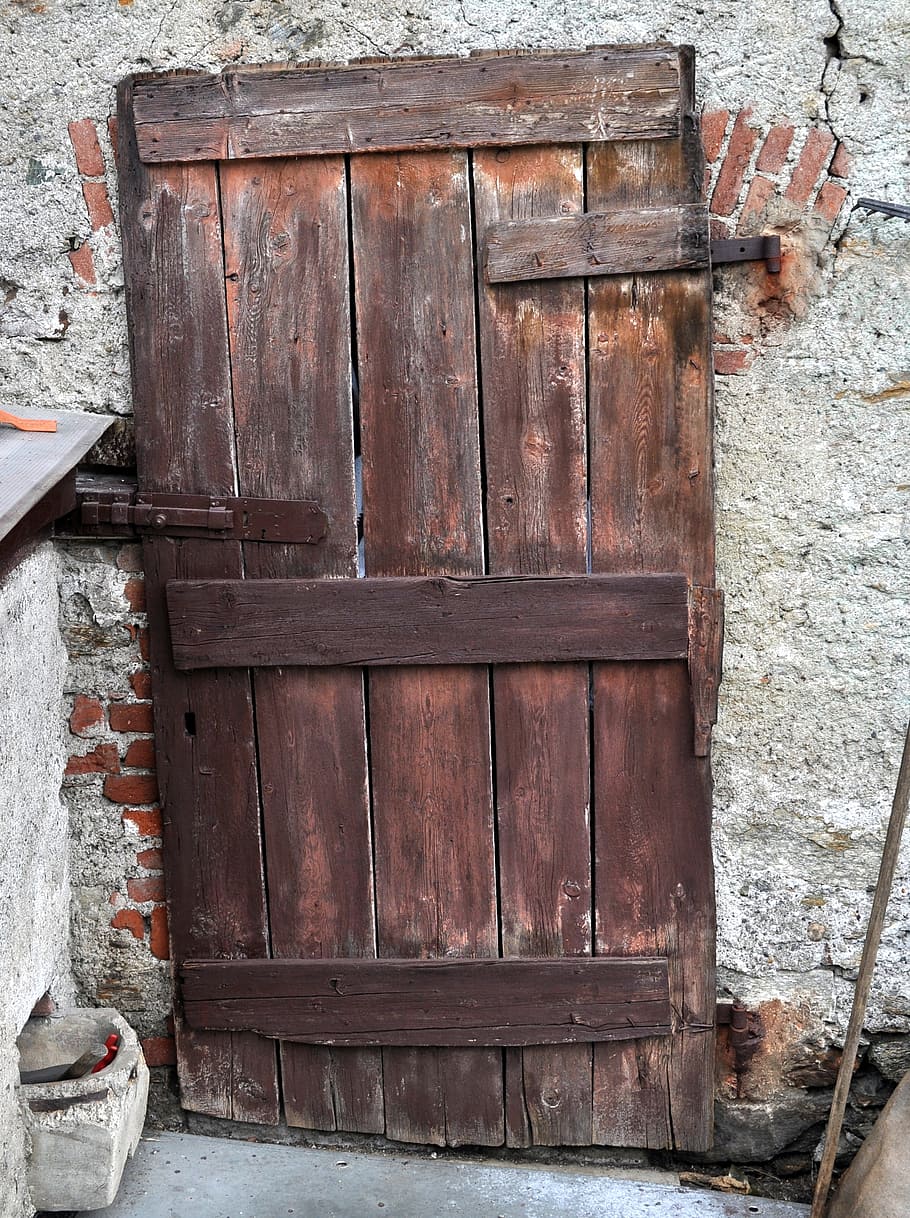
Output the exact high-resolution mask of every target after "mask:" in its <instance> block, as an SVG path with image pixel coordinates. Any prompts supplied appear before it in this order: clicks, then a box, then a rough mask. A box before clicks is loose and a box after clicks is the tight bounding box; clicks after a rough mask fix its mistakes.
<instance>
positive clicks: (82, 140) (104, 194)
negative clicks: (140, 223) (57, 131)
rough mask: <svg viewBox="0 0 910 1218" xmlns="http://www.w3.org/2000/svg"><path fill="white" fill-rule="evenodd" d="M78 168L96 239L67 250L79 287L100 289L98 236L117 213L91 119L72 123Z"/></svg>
mask: <svg viewBox="0 0 910 1218" xmlns="http://www.w3.org/2000/svg"><path fill="white" fill-rule="evenodd" d="M68 131H69V137H70V143H71V144H72V147H73V155H74V158H75V161H76V169H77V170H78V171H79V175H80V177H81V179H82V196H83V199H84V200H85V209H86V212H87V213H88V219H89V224H90V225H91V228H92V239H90V240H89V241H82V242H80V244H79V245H77V246H76V248H75V249H71V250H68V251H67V257H68V258H69V261H70V266H71V267H72V268H73V278H74V279H75V281H76V286H77V287H79V288H81V289H82V290H83V291H87V292H93V293H94V292H96V291H97V290H98V287H99V284H98V263H97V262H96V256H95V249H94V248H93V245H94V244H95V242H94V235H95V234H99V233H103V232H104V231H106V230H107V229H109V228H111V227H112V226H113V224H114V212H113V208H112V207H111V200H110V196H109V194H108V189H107V183H106V181H105V172H106V166H105V164H104V154H103V152H102V150H101V143H100V141H99V139H98V128H97V127H96V125H95V122H94V120H92V119H90V118H80V119H75V120H74V121H73V122H71V123H70V124H69V126H68Z"/></svg>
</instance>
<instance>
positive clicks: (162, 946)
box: [149, 905, 171, 960]
mask: <svg viewBox="0 0 910 1218" xmlns="http://www.w3.org/2000/svg"><path fill="white" fill-rule="evenodd" d="M151 925H152V929H151V933H150V935H149V946H150V947H151V949H152V955H153V956H157V957H158V959H159V960H169V959H170V958H171V942H170V937H169V935H168V928H167V909H166V908H165V906H164V905H156V906H155V908H154V909H153V910H152V922H151Z"/></svg>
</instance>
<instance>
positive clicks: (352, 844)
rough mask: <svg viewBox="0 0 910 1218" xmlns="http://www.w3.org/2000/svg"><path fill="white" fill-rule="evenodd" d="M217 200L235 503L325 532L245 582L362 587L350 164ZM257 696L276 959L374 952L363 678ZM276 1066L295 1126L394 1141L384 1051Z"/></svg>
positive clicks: (291, 679)
mask: <svg viewBox="0 0 910 1218" xmlns="http://www.w3.org/2000/svg"><path fill="white" fill-rule="evenodd" d="M221 192H222V202H223V210H224V229H225V272H226V275H227V285H228V291H227V300H228V319H229V328H230V339H231V362H232V376H233V389H234V412H235V420H236V428H237V462H238V480H239V485H240V493H241V494H243V495H253V496H262V497H266V498H286V499H295V498H300V499H302V498H316V499H318V501H319V502H320V504H321V506H322V507H323V509H324V510H325V511H326V513H327V515H328V518H329V521H330V526H329V532H328V535H327V536H326V538H325V539H324V540H323V542H322V543H321V544H319V545H316V546H305V545H300V546H279V545H262V544H259V545H257V544H254V543H246V544H245V546H244V558H245V562H246V570H247V575H248V576H250V577H252V578H271V579H276V578H290V577H293V576H311V577H312V576H321V577H324V576H332V577H356V575H357V519H356V507H355V502H354V439H353V412H352V400H351V336H350V309H349V301H348V239H347V187H346V175H345V166H344V161H343V159H342V158H341V157H325V158H308V159H306V160H294V161H280V160H278V161H259V162H256V161H253V162H249V163H246V164H237V163H234V164H226V165H224V166H223V167H222V170H221ZM254 688H255V697H256V729H257V740H258V750H259V762H260V769H261V783H262V801H263V817H264V826H265V839H266V864H267V876H268V889H269V915H270V925H271V936H272V950H273V954H274V955H276V956H285V957H311V956H319V957H333V956H352V955H353V956H363V955H368V956H372V955H374V954H375V943H374V931H373V899H372V870H371V863H372V860H371V845H370V816H369V800H368V791H367V773H366V770H367V763H366V738H365V721H364V695H363V678H362V676H361V674H360V672H358V671H346V670H335V669H328V670H325V671H322V672H316V671H306V670H304V669H300V668H293V669H288V670H285V671H282V670H280V669H278V670H276V669H267V668H266V669H259V670H257V671H256V672H255V674H254ZM281 1060H282V1076H283V1084H284V1087H283V1091H284V1105H285V1115H286V1119H287V1121H288V1123H289V1124H291V1125H300V1126H304V1127H308V1128H318V1129H328V1130H333V1129H338V1130H350V1131H359V1132H363V1133H381V1132H382V1131H383V1129H384V1122H383V1115H382V1081H381V1058H380V1054H379V1051H378V1050H370V1049H364V1050H356V1049H337V1050H332V1049H329V1048H323V1047H317V1046H309V1045H298V1044H284V1045H282V1047H281Z"/></svg>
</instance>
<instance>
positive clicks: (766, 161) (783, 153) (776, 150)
mask: <svg viewBox="0 0 910 1218" xmlns="http://www.w3.org/2000/svg"><path fill="white" fill-rule="evenodd" d="M792 143H793V128H792V127H772V128H771V130H770V131H769V132H768V134H767V135H766V136H765V142H764V144H762V148H761V152H760V153H759V154H758V160H757V161H756V162H755V168H756V169H761V170H763V171H764V172H765V173H780V171H781V169H783V167H784V162H785V161H786V159H787V153H788V152H789V151H790V145H791V144H792Z"/></svg>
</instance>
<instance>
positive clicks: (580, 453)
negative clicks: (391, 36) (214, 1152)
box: [119, 46, 720, 1150]
mask: <svg viewBox="0 0 910 1218" xmlns="http://www.w3.org/2000/svg"><path fill="white" fill-rule="evenodd" d="M692 70H693V69H692V56H691V53H690V51H688V50H687V49H683V50H678V49H674V48H668V47H663V46H660V47H643V48H619V49H617V48H613V49H595V50H589V51H586V52H575V53H565V54H510V55H505V56H479V57H473V58H471V59H468V60H457V59H448V60H445V59H444V60H429V61H407V60H404V61H394V62H389V61H382V62H381V63H366V64H360V65H350V66H347V67H339V68H322V67H320V68H316V67H313V68H294V69H276V68H271V69H261V70H254V69H243V70H239V71H236V72H230V73H225V74H224V75H223V76H221V77H209V76H205V75H199V74H179V75H177V74H171V75H163V76H151V77H141V78H133V79H130V80H128V81H126V82H124V84H123V85H122V86H121V89H120V99H119V126H120V143H121V158H120V165H121V171H120V172H121V208H122V221H123V238H124V255H125V262H126V271H127V288H128V307H129V317H130V333H131V350H132V366H133V384H134V399H135V411H136V420H137V432H138V453H139V463H140V468H139V478H140V492H139V499H140V501H141V505H144V506H142V511H143V512H145V516H144V517H143V519H144V520H145V528H146V532H147V537H146V539H145V542H144V550H145V562H146V570H147V584H148V594H149V615H150V625H151V647H152V670H153V689H154V698H155V718H156V735H157V742H158V756H159V766H160V778H161V786H162V794H163V800H164V823H165V851H166V859H167V862H166V868H167V878H168V900H169V906H170V918H171V933H172V939H173V952H174V958H175V962H176V968H177V971H178V978H179V987H178V1001H177V1044H178V1060H179V1071H180V1084H181V1093H182V1097H183V1104H184V1106H185V1107H186V1108H188V1109H191V1110H195V1111H199V1112H204V1113H209V1114H212V1115H215V1116H220V1117H226V1118H229V1119H234V1120H243V1121H254V1122H261V1123H267V1124H268V1123H272V1124H274V1123H276V1122H278V1121H280V1120H281V1119H284V1120H286V1121H287V1122H288V1123H289V1124H291V1125H295V1126H301V1127H304V1128H311V1129H319V1130H343V1131H351V1132H355V1131H356V1132H363V1133H373V1134H376V1133H384V1134H385V1135H386V1136H388V1137H390V1138H395V1139H400V1140H403V1141H411V1142H426V1143H434V1144H438V1145H443V1144H450V1145H458V1144H472V1145H479V1146H484V1145H490V1146H492V1145H501V1144H504V1143H505V1144H508V1145H510V1146H531V1145H559V1144H571V1145H587V1144H594V1143H599V1144H611V1145H629V1146H650V1147H663V1146H671V1145H675V1146H676V1147H678V1148H680V1149H689V1150H701V1149H704V1148H706V1147H707V1146H708V1145H709V1144H710V1140H711V1125H712V1059H713V1025H714V1001H715V998H714V967H713V944H714V909H713V877H712V863H711V848H710V770H709V760H708V751H709V737H710V725H711V722H712V720H713V711H714V704H715V698H716V686H717V679H718V675H719V672H718V670H719V648H720V621H719V594H717V593H716V592H715V590H714V589H713V583H714V553H713V506H712V452H711V434H712V389H711V349H710V290H711V284H710V269H709V265H708V257H709V255H708V239H707V219H706V216H705V209H704V206H703V203H702V197H701V191H702V159H701V151H700V145H699V140H698V134H697V127H696V123H695V119H694V116H693V102H692ZM194 512H195V513H196V514H195V515H194V514H193V513H194Z"/></svg>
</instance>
